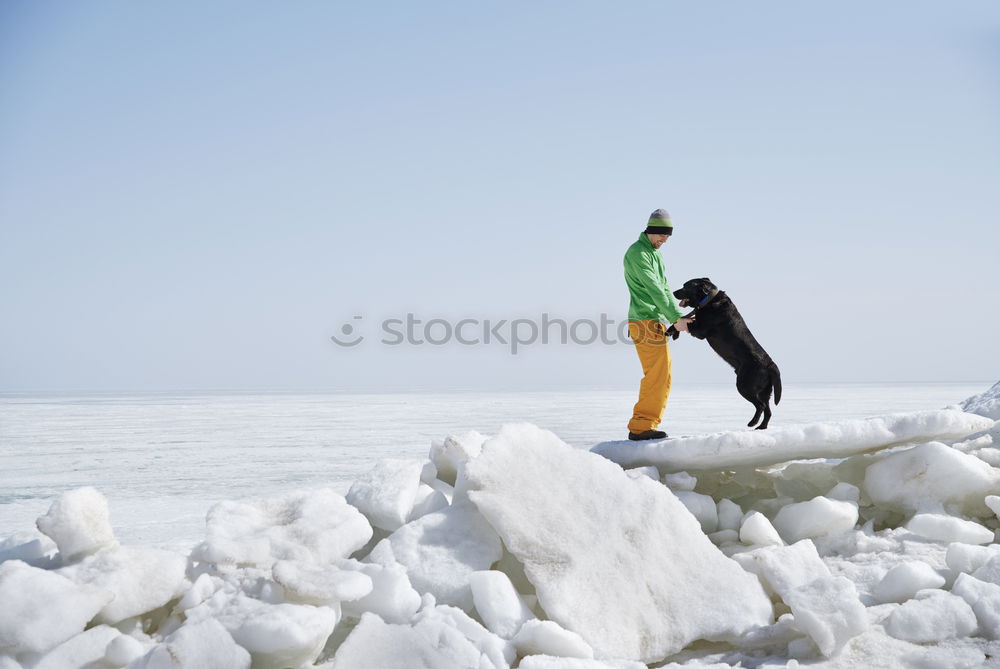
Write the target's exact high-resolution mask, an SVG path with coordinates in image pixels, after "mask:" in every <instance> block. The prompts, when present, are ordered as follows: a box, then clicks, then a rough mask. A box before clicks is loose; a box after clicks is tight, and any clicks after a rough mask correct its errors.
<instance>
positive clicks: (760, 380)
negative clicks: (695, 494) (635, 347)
mask: <svg viewBox="0 0 1000 669" xmlns="http://www.w3.org/2000/svg"><path fill="white" fill-rule="evenodd" d="M674 297H676V298H677V299H678V300H680V305H681V306H682V307H688V306H691V307H694V322H692V323H691V324H689V325H688V332H690V333H691V334H692V335H694V336H695V337H697V338H698V339H707V340H708V345H709V346H711V347H712V350H714V351H715V352H716V353H718V354H719V356H721V357H722V359H723V360H725V361H726V362H728V363H729V364H730V365H731V366H732V368H733V369H734V370H736V389H737V390H738V391H739V392H740V395H742V396H743V397H745V398H746V399H747V401H749V402H750V403H751V404H753V406H754V408H755V409H756V410H757V411H756V413H754V415H753V418H752V419H751V420H750V422H749V423H747V427H753V426H754V425H755V424H756V423H757V421H758V420H760V417H761V414H763V415H764V421H763V422H762V423H761V424H760V425H759V426H757V429H758V430H766V429H767V423H768V421H770V420H771V406H770V400H771V391H772V389H773V390H774V403H775V404H777V403H778V402H780V401H781V373H780V372H779V371H778V366H777V365H776V364H774V361H773V360H771V356H769V355H768V354H767V351H765V350H764V348H763V347H762V346H761V345H760V344H758V343H757V340H756V339H754V336H753V335H752V334H751V333H750V328H748V327H747V324H746V323H745V322H744V321H743V317H742V316H740V312H739V311H737V310H736V305H735V304H733V301H732V300H730V299H729V296H728V295H726V294H725V293H724V292H722V291H721V290H719V289H718V288H716V287H715V284H713V283H712V282H711V281H709V280H708V279H691V280H690V281H686V282H684V287H683V288H681V289H680V290H675V291H674ZM668 334H670V335H671V336H673V337H674V338H675V339H676V338H677V335H678V334H679V333H678V332H677V331H676V329H674V328H673V327H671V330H670V331H668Z"/></svg>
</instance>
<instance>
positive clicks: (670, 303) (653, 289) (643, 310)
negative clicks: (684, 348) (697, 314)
mask: <svg viewBox="0 0 1000 669" xmlns="http://www.w3.org/2000/svg"><path fill="white" fill-rule="evenodd" d="M625 283H626V284H628V292H629V295H630V297H631V301H630V302H629V305H628V318H629V320H630V321H663V320H666V321H669V322H670V323H674V322H676V321H677V319H678V318H680V317H681V316H683V314H682V313H681V308H680V306H679V305H678V304H677V298H676V297H674V293H673V291H671V290H670V285H669V284H667V276H666V274H664V272H663V259H662V258H661V257H660V254H659V253H658V252H657V250H656V249H654V248H653V245H652V244H651V243H650V241H649V238H648V237H647V236H646V233H642V234H640V235H639V239H638V241H636V242H634V243H633V244H632V246H630V247H628V251H626V252H625Z"/></svg>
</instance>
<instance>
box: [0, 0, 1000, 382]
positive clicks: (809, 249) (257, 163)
mask: <svg viewBox="0 0 1000 669" xmlns="http://www.w3.org/2000/svg"><path fill="white" fill-rule="evenodd" d="M657 207H665V208H667V209H668V210H670V212H671V213H672V215H673V218H674V221H675V225H676V234H675V235H674V237H673V239H671V240H670V242H669V243H668V244H667V246H666V247H665V248H664V251H663V254H664V259H665V261H666V266H667V272H668V278H669V279H670V281H671V283H672V284H674V285H675V286H678V287H679V285H680V284H681V283H682V282H683V281H684V280H685V279H688V278H692V277H698V276H709V277H711V278H712V279H714V280H715V282H716V283H717V284H719V285H720V286H721V287H722V288H723V289H725V290H727V291H728V293H729V294H730V296H731V297H732V298H733V299H734V301H735V302H736V304H737V305H738V306H739V308H740V309H741V311H742V312H743V315H744V317H745V318H746V320H747V321H748V323H749V324H750V327H751V329H752V330H753V331H754V333H755V334H756V335H757V337H758V339H759V340H760V341H761V343H762V344H763V345H764V347H765V348H766V349H767V350H768V351H769V352H770V353H771V355H772V356H773V357H774V358H775V360H776V361H777V362H778V364H779V366H780V367H781V369H782V373H783V377H784V378H785V380H786V381H785V382H786V385H787V384H790V383H794V382H796V381H935V380H939V381H959V380H964V381H978V380H995V379H996V378H997V377H998V376H1000V365H998V363H1000V355H998V352H997V345H996V341H997V333H998V332H1000V309H998V308H997V307H998V298H997V295H998V288H1000V285H998V284H1000V281H998V276H1000V273H998V270H997V257H998V248H1000V231H998V227H1000V226H998V223H1000V221H998V212H1000V5H998V4H997V3H996V2H995V1H994V0H988V1H987V0H984V1H979V2H976V1H959V2H954V3H941V2H923V1H912V0H906V1H889V2H878V3H872V2H857V1H853V0H851V1H847V2H836V3H822V4H821V3H803V2H792V1H787V2H760V1H758V2H753V3H749V2H697V3H695V2H664V1H659V0H658V1H655V2H654V1H649V2H621V3H608V2H568V1H567V2H544V3H539V2H503V3H500V2H430V3H413V2H376V3H360V2H355V3H347V2H333V1H324V2H319V1H302V2H292V3H274V2H243V1H241V2H209V3H205V2H186V1H179V2H160V3H136V2H124V1H107V2H86V1H84V2H68V1H66V2H45V1H35V0H24V1H17V0H6V1H5V2H3V3H2V4H0V314H2V315H0V389H3V390H35V389H66V390H72V389H96V390H122V389H146V390H156V389H177V388H194V389H202V388H204V389H207V388H232V389H251V388H284V389H296V388H331V389H352V388H361V389H367V390H371V389H377V388H387V389H395V390H400V389H409V388H418V387H419V388H438V387H440V388H446V387H476V388H484V389H490V388H501V387H517V388H543V387H544V388H549V387H595V388H599V387H608V388H610V387H615V388H627V387H633V386H635V385H636V383H637V380H638V377H639V375H640V372H639V368H638V361H637V359H636V358H635V354H634V352H633V351H631V350H630V349H629V348H628V347H627V346H624V345H623V346H601V345H594V346H555V345H548V346H541V345H538V346H533V347H529V348H528V349H526V350H524V351H523V352H522V353H519V354H518V355H517V356H511V355H509V353H507V351H506V349H504V348H503V347H502V346H471V347H468V346H461V345H458V344H452V345H445V346H440V347H431V346H426V345H425V346H422V347H420V346H398V347H386V346H383V345H381V344H379V343H378V342H377V341H375V340H376V339H377V336H376V335H377V334H378V333H377V331H376V324H377V322H378V321H380V320H381V319H383V318H387V317H394V316H399V315H401V314H402V315H405V313H406V312H408V311H411V312H414V313H416V314H418V316H419V317H422V318H424V319H428V318H434V317H443V318H451V319H459V318H463V317H473V318H480V319H483V318H492V319H500V318H508V319H509V318H519V317H520V318H531V317H537V316H538V315H539V314H541V313H542V312H549V313H551V314H553V315H554V316H561V317H563V318H566V319H570V320H572V319H577V318H597V317H598V316H599V314H601V313H602V312H603V313H607V314H609V315H610V316H611V317H613V318H624V317H625V312H626V309H627V293H626V289H625V286H624V281H623V280H622V271H621V256H622V254H623V253H624V250H625V248H626V247H627V246H628V245H629V244H630V243H631V242H632V241H633V240H634V239H635V238H636V236H637V235H638V233H639V232H640V230H641V229H642V227H643V224H644V221H645V218H646V216H647V215H648V214H649V212H650V211H651V210H653V209H655V208H657ZM355 315H361V316H363V318H362V319H361V320H353V321H352V317H353V316H355ZM347 321H352V322H354V323H357V324H359V327H361V328H362V331H364V332H367V335H368V339H367V340H366V341H364V342H363V343H362V344H361V345H359V346H357V347H355V348H352V349H343V348H339V347H337V346H335V345H333V344H332V343H331V342H330V340H329V336H330V335H332V334H337V333H339V331H340V330H339V329H340V327H341V325H342V324H343V323H344V322H347ZM364 328H368V330H364ZM673 352H674V358H675V376H676V377H677V378H678V379H679V380H681V379H683V380H684V382H695V381H705V382H717V381H728V380H729V379H730V378H731V372H730V371H729V368H728V367H726V366H725V364H724V363H723V362H722V361H721V360H719V359H718V358H716V357H715V356H714V354H712V353H711V352H710V351H709V350H708V347H707V346H706V345H705V344H704V342H696V341H693V340H691V339H687V338H686V339H682V340H681V341H680V342H678V343H677V344H675V345H674V348H673Z"/></svg>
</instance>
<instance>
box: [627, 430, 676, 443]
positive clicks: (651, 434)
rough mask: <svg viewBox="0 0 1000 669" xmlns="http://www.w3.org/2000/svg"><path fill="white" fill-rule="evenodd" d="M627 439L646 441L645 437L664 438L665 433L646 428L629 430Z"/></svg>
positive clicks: (665, 436)
mask: <svg viewBox="0 0 1000 669" xmlns="http://www.w3.org/2000/svg"><path fill="white" fill-rule="evenodd" d="M628 438H629V441H646V440H647V439H666V438H667V433H666V432H660V431H659V430H646V431H645V432H639V433H636V432H629V433H628Z"/></svg>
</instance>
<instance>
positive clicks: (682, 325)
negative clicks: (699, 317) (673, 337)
mask: <svg viewBox="0 0 1000 669" xmlns="http://www.w3.org/2000/svg"><path fill="white" fill-rule="evenodd" d="M693 322H694V319H693V318H678V319H677V321H676V322H674V327H675V328H677V331H678V332H687V331H688V325H689V324H690V323H693Z"/></svg>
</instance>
